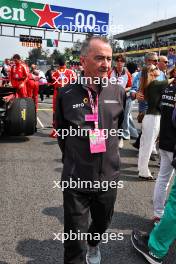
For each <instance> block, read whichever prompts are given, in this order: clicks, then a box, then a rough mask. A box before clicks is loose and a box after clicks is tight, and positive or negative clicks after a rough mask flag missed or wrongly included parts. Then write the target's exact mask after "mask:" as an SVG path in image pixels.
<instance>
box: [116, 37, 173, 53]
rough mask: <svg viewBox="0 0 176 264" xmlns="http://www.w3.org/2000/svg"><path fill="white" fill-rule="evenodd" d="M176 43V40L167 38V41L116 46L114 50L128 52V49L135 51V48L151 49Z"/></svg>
mask: <svg viewBox="0 0 176 264" xmlns="http://www.w3.org/2000/svg"><path fill="white" fill-rule="evenodd" d="M175 45H176V41H174V40H167V41H162V40H159V41H152V42H150V43H146V44H144V43H142V44H135V43H134V44H131V45H128V46H127V47H125V48H120V47H119V48H116V50H115V51H114V52H119V53H122V52H128V51H137V50H145V49H152V48H162V47H169V46H175Z"/></svg>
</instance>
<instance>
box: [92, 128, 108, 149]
mask: <svg viewBox="0 0 176 264" xmlns="http://www.w3.org/2000/svg"><path fill="white" fill-rule="evenodd" d="M89 141H90V152H91V153H101V152H106V143H105V136H104V130H103V129H95V130H90V132H89Z"/></svg>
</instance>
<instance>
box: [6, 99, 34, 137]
mask: <svg viewBox="0 0 176 264" xmlns="http://www.w3.org/2000/svg"><path fill="white" fill-rule="evenodd" d="M35 131H36V110H35V104H34V101H33V100H32V99H31V98H16V99H15V100H14V101H13V102H12V105H11V106H10V108H9V109H8V110H7V122H6V133H7V134H8V135H11V136H19V135H25V136H30V135H33V134H34V133H35Z"/></svg>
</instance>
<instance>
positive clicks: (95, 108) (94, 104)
mask: <svg viewBox="0 0 176 264" xmlns="http://www.w3.org/2000/svg"><path fill="white" fill-rule="evenodd" d="M88 95H89V100H90V106H91V109H92V113H93V115H94V116H97V121H94V124H95V128H96V129H98V95H97V96H96V99H95V102H94V100H93V97H92V93H91V91H90V90H88Z"/></svg>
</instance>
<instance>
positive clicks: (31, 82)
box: [27, 64, 39, 111]
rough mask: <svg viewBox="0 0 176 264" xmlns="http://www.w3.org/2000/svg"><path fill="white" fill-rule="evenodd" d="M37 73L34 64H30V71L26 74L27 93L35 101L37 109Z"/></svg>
mask: <svg viewBox="0 0 176 264" xmlns="http://www.w3.org/2000/svg"><path fill="white" fill-rule="evenodd" d="M38 75H39V73H38V71H37V67H36V65H35V64H32V65H31V71H30V72H29V74H28V81H27V94H28V97H30V98H32V99H33V101H34V103H35V109H36V111H37V109H38V90H39V76H38Z"/></svg>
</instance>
